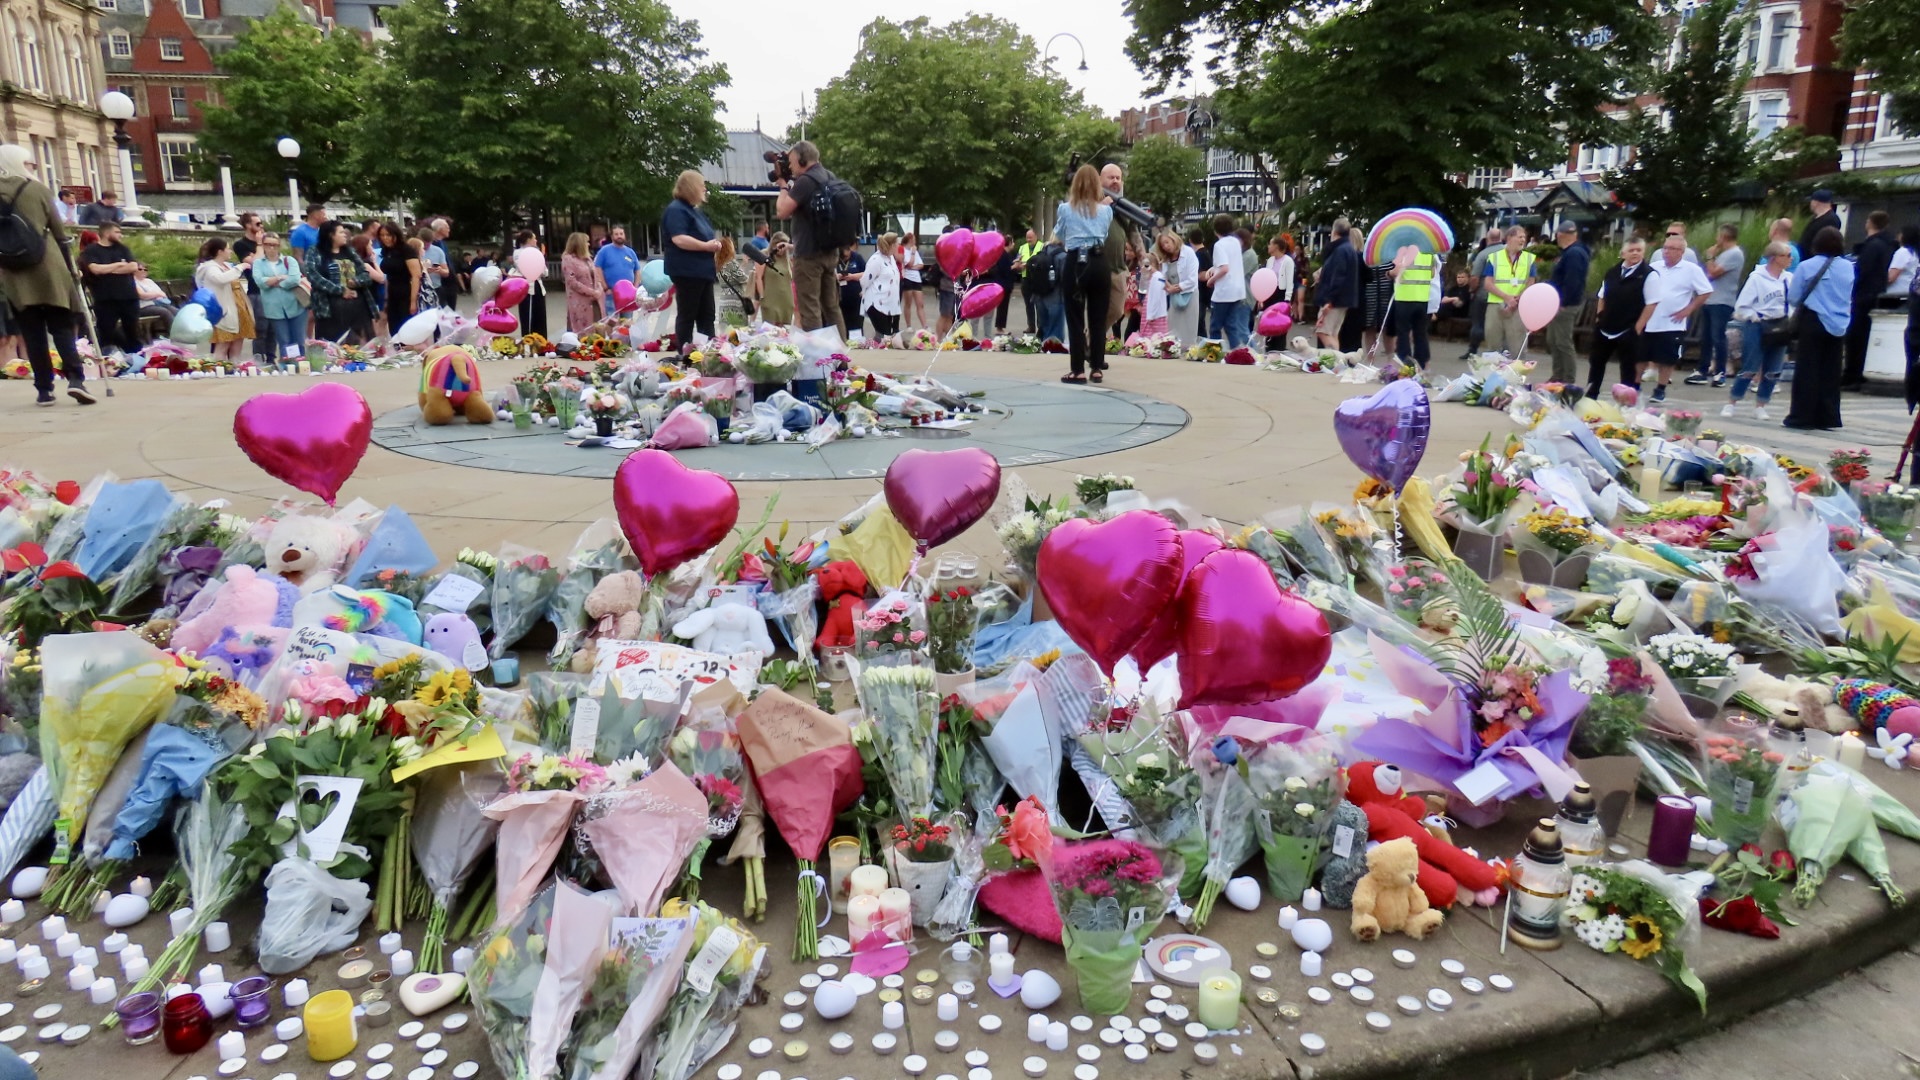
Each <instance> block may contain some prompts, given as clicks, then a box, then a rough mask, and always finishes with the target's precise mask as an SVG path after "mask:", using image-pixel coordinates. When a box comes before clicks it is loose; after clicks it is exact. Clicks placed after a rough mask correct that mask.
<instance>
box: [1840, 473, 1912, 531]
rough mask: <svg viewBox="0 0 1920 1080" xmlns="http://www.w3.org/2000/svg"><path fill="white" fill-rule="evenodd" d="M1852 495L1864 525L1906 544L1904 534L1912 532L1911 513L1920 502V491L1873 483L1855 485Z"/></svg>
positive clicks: (1877, 481)
mask: <svg viewBox="0 0 1920 1080" xmlns="http://www.w3.org/2000/svg"><path fill="white" fill-rule="evenodd" d="M1854 496H1855V497H1856V498H1857V499H1858V500H1859V502H1860V513H1861V515H1862V516H1863V517H1865V518H1866V519H1867V524H1869V525H1872V526H1873V527H1874V528H1875V529H1877V530H1879V532H1880V535H1882V536H1884V537H1886V538H1887V539H1888V540H1891V541H1893V542H1894V543H1895V544H1904V543H1906V542H1907V534H1908V533H1909V532H1912V531H1913V511H1914V506H1915V504H1916V502H1920V491H1915V490H1914V489H1913V488H1909V487H1903V486H1901V485H1899V484H1896V483H1892V482H1890V481H1886V480H1874V481H1868V482H1865V483H1861V484H1859V485H1858V486H1856V487H1855V488H1854Z"/></svg>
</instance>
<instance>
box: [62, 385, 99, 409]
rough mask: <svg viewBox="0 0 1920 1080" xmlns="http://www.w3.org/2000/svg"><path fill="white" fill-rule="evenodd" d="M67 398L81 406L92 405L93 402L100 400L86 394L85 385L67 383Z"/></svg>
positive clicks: (88, 393)
mask: <svg viewBox="0 0 1920 1080" xmlns="http://www.w3.org/2000/svg"><path fill="white" fill-rule="evenodd" d="M67 396H68V397H70V398H72V399H73V400H75V401H77V402H79V403H80V404H82V405H92V404H93V403H94V402H96V401H99V400H100V399H99V398H96V397H94V396H93V394H91V393H90V392H88V390H87V384H86V383H68V384H67Z"/></svg>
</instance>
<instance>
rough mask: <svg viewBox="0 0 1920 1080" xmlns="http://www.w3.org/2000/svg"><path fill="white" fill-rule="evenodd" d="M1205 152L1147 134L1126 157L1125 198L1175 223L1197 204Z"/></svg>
mask: <svg viewBox="0 0 1920 1080" xmlns="http://www.w3.org/2000/svg"><path fill="white" fill-rule="evenodd" d="M1206 175H1207V155H1206V152H1205V151H1203V150H1201V149H1200V148H1199V147H1195V146H1185V145H1182V144H1181V143H1180V142H1178V141H1176V140H1175V139H1173V138H1172V137H1170V136H1166V135H1149V136H1147V137H1146V138H1144V139H1141V140H1140V141H1139V142H1137V143H1134V144H1133V149H1132V151H1130V152H1129V153H1128V154H1127V197H1128V198H1130V199H1132V200H1134V201H1135V202H1138V203H1143V204H1145V205H1146V206H1148V207H1150V208H1152V210H1153V212H1154V213H1156V214H1158V215H1160V216H1161V217H1163V218H1165V219H1167V220H1168V221H1177V220H1179V217H1180V215H1181V214H1184V213H1186V212H1187V211H1188V210H1189V209H1191V208H1192V207H1193V205H1194V204H1195V203H1196V202H1198V201H1199V198H1200V191H1199V189H1198V188H1197V186H1196V185H1198V184H1199V183H1200V181H1202V180H1204V179H1206Z"/></svg>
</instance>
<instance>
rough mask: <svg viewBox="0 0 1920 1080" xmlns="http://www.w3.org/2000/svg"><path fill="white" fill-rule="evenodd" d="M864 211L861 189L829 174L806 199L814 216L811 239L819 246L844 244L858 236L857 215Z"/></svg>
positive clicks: (849, 242) (810, 212)
mask: <svg viewBox="0 0 1920 1080" xmlns="http://www.w3.org/2000/svg"><path fill="white" fill-rule="evenodd" d="M864 211H865V207H864V205H863V204H862V203H861V201H860V193H859V192H858V191H856V190H854V187H853V185H852V184H849V183H847V182H846V181H845V180H842V179H840V178H839V177H837V176H834V175H832V174H828V176H827V178H826V179H825V180H823V181H821V183H820V186H819V187H818V188H816V189H815V190H814V193H813V198H812V199H810V200H809V201H808V203H807V213H808V214H809V216H811V217H812V218H813V239H814V243H816V244H818V245H819V246H820V247H821V248H823V249H824V248H826V247H827V246H828V245H832V246H833V247H834V248H835V249H839V248H843V247H846V246H847V245H848V244H851V243H854V242H855V241H857V240H859V239H860V219H861V217H862V215H863V213H864Z"/></svg>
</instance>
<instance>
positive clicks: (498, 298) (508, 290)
mask: <svg viewBox="0 0 1920 1080" xmlns="http://www.w3.org/2000/svg"><path fill="white" fill-rule="evenodd" d="M527 288H528V285H527V279H526V278H517V277H510V278H507V279H506V280H505V281H502V282H501V283H500V288H499V289H497V290H495V292H494V294H493V302H494V303H495V304H498V305H499V306H500V307H502V308H510V307H515V306H518V305H519V303H520V301H522V300H525V299H526V298H527Z"/></svg>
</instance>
